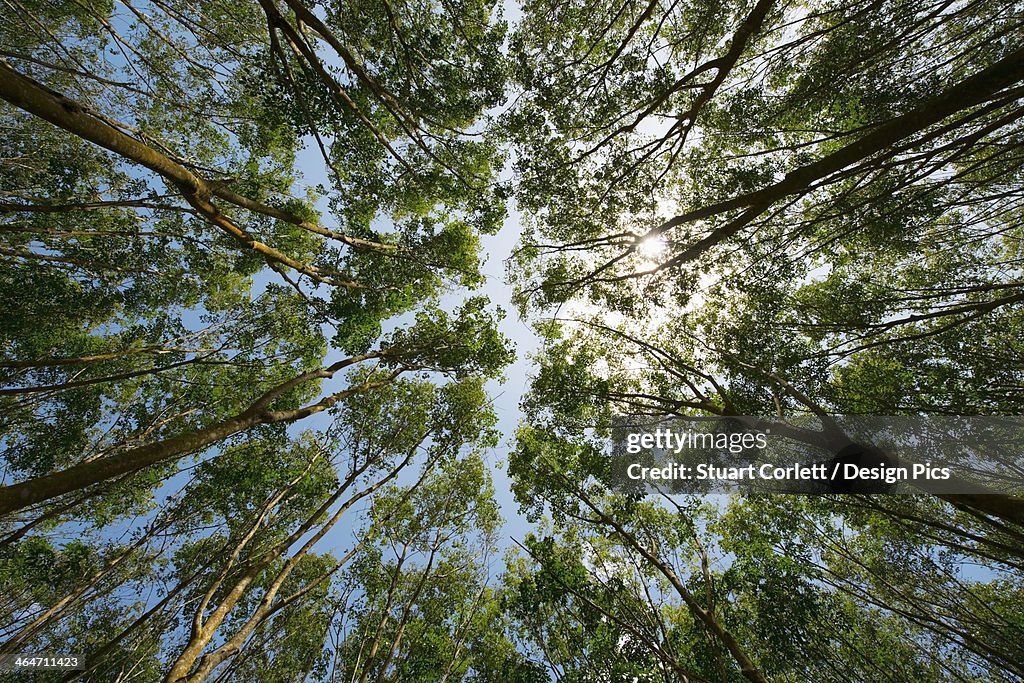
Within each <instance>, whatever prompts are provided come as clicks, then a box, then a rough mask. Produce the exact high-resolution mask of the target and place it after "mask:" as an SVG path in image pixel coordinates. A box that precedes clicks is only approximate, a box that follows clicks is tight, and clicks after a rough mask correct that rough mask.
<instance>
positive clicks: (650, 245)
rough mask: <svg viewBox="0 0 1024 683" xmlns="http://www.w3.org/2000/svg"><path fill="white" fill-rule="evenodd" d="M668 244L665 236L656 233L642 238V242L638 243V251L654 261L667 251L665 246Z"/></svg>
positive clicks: (642, 255)
mask: <svg viewBox="0 0 1024 683" xmlns="http://www.w3.org/2000/svg"><path fill="white" fill-rule="evenodd" d="M667 246H668V245H667V243H666V242H665V238H664V237H662V236H661V235H656V236H654V237H648V238H646V239H644V240H642V241H641V242H640V244H639V245H637V253H638V254H640V256H641V257H643V258H644V259H646V260H648V261H654V260H656V259H657V258H658V257H659V256H661V255H662V254H664V253H665V248H666V247H667Z"/></svg>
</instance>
